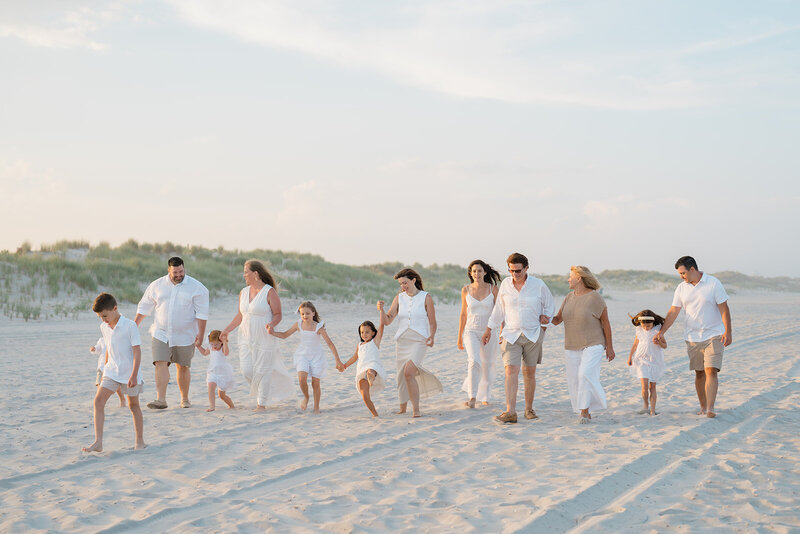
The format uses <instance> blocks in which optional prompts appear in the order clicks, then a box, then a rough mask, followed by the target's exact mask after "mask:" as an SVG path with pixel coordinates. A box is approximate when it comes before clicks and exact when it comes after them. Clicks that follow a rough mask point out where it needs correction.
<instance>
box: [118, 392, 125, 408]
mask: <svg viewBox="0 0 800 534" xmlns="http://www.w3.org/2000/svg"><path fill="white" fill-rule="evenodd" d="M117 396H118V397H119V407H120V408H125V406H126V404H125V395H123V394H122V390H121V389H120V388H117Z"/></svg>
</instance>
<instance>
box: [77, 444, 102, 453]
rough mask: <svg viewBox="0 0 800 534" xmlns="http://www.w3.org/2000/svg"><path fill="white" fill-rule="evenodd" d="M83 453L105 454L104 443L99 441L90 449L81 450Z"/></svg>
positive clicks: (90, 446) (89, 447)
mask: <svg viewBox="0 0 800 534" xmlns="http://www.w3.org/2000/svg"><path fill="white" fill-rule="evenodd" d="M81 450H82V451H83V452H103V443H102V442H99V441H95V442H94V443H92V444H91V445H89V446H88V447H84V448H82V449H81Z"/></svg>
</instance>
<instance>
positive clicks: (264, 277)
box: [244, 260, 278, 289]
mask: <svg viewBox="0 0 800 534" xmlns="http://www.w3.org/2000/svg"><path fill="white" fill-rule="evenodd" d="M244 266H245V267H247V268H248V269H249V270H251V271H253V272H255V273H258V277H259V278H261V281H262V282H264V283H265V284H269V285H270V286H272V287H274V288H275V289H278V288H277V286H276V285H275V279H274V278H273V277H272V275H271V274H269V271H268V270H267V268H266V267H264V264H263V263H261V262H260V261H258V260H247V261H246V262H244Z"/></svg>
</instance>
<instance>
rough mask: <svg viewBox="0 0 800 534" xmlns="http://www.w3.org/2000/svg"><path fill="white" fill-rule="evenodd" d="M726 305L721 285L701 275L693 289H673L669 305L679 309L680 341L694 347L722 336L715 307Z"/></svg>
mask: <svg viewBox="0 0 800 534" xmlns="http://www.w3.org/2000/svg"><path fill="white" fill-rule="evenodd" d="M727 301H728V294H727V293H726V292H725V288H724V287H722V282H720V281H719V280H718V279H717V278H715V277H713V276H711V275H710V274H706V273H703V276H701V277H700V281H699V282H697V285H694V284H691V283H689V282H681V283H680V284H678V287H677V288H676V289H675V296H674V297H673V298H672V305H673V306H676V307H678V308H683V312H684V314H685V321H684V339H685V340H686V341H691V342H692V343H697V342H700V341H706V340H707V339H711V338H712V337H716V336H721V335H722V334H724V333H725V324H724V323H723V322H722V314H721V313H720V311H719V306H718V305H719V304H722V303H723V302H727Z"/></svg>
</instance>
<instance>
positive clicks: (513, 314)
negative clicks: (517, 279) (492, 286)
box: [488, 275, 555, 343]
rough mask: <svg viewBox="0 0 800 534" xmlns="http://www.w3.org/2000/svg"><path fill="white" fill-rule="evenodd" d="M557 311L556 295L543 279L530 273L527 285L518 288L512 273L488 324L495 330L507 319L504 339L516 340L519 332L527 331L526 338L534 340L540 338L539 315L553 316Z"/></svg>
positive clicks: (496, 302)
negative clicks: (554, 298) (554, 299)
mask: <svg viewBox="0 0 800 534" xmlns="http://www.w3.org/2000/svg"><path fill="white" fill-rule="evenodd" d="M554 313H555V302H554V301H553V294H552V293H550V290H549V289H548V288H547V286H546V285H545V283H544V282H542V281H541V280H540V279H538V278H536V277H535V276H531V275H528V277H527V278H526V279H525V285H523V286H522V289H521V290H519V291H517V289H516V288H515V287H514V281H513V277H511V276H509V277H508V278H506V279H505V280H503V282H502V283H501V284H500V289H499V290H498V292H497V300H496V301H495V303H494V309H493V310H492V315H491V316H490V317H489V325H488V327H489V328H491V329H492V330H495V329H496V328H498V327H499V326H500V325H501V324H503V322H505V326H503V333H502V335H503V339H505V340H506V341H508V342H509V343H514V342H515V341H517V339H518V338H519V336H520V334H525V337H527V338H528V339H529V340H530V341H534V342H535V341H536V340H538V339H539V332H540V331H541V326H542V325H541V324H540V323H539V316H540V315H546V316H548V317H553V314H554Z"/></svg>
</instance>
